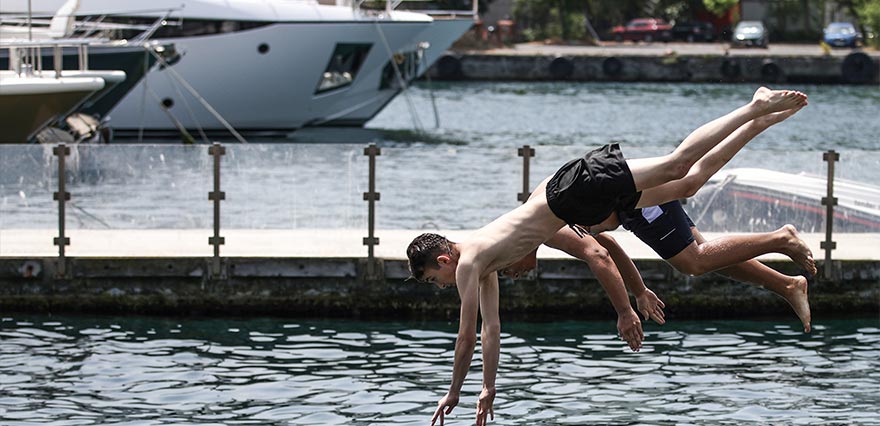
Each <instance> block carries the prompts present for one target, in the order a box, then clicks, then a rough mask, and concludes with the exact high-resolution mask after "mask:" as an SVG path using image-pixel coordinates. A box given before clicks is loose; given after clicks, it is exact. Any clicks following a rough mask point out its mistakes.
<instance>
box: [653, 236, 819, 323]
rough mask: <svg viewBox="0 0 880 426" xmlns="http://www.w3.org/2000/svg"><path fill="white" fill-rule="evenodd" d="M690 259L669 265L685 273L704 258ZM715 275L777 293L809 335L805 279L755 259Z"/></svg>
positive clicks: (678, 258)
mask: <svg viewBox="0 0 880 426" xmlns="http://www.w3.org/2000/svg"><path fill="white" fill-rule="evenodd" d="M691 231H692V232H693V235H694V240H695V241H696V244H697V245H702V244H705V243H706V239H705V238H703V235H702V234H700V232H699V231H698V230H697V228H695V227H694V228H691ZM681 254H683V253H680V255H681ZM689 256H690V255H685V256H675V257H673V258H671V259H669V263H670V264H671V265H672V266H673V267H675V268H676V269H678V270H680V271H687V270H688V269H693V265H699V264H701V263H702V261H703V259H700V258H697V257H689ZM716 272H718V273H720V274H722V275H724V276H727V277H730V278H733V279H735V280H738V281H742V282H746V283H749V284H752V285H757V286H761V287H764V288H766V289H768V290H770V291H772V292H774V293H776V294H778V295H779V296H781V297H782V298H783V299H785V300H786V301H787V302H788V304H789V305H791V307H792V309H794V312H795V314H797V316H798V318H800V320H801V323H803V326H804V331H805V332H810V320H811V316H810V301H809V299H808V296H807V290H808V283H807V279H806V278H805V277H802V276H800V275H798V276H789V275H785V274H782V273H780V272H778V271H776V270H775V269H773V268H770V267H768V266H767V265H764V264H763V263H761V262H759V261H757V260H755V259H749V260H747V261H745V262H740V263H736V264H733V265H731V266H728V267H726V268H724V269H720V270H718V271H716Z"/></svg>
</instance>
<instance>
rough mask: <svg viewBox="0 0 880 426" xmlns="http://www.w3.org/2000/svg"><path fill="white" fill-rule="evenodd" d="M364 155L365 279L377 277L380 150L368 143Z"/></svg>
mask: <svg viewBox="0 0 880 426" xmlns="http://www.w3.org/2000/svg"><path fill="white" fill-rule="evenodd" d="M364 155H366V156H368V157H369V159H370V162H369V164H370V166H369V167H370V174H369V191H368V192H364V201H366V202H367V206H368V207H367V208H368V213H367V237H366V238H364V245H365V246H367V274H366V275H367V277H366V278H367V279H368V280H375V279H376V278H378V276H377V275H378V274H377V272H378V271H377V269H378V268H377V267H376V266H377V265H376V258H375V250H374V246H377V245H379V238H378V237H376V236H375V235H374V231H375V229H376V201H379V197H380V195H379V193H378V192H376V156H377V155H382V150H381V149H379V147H377V146H376V144H370V145H369V146H367V147H366V148H364Z"/></svg>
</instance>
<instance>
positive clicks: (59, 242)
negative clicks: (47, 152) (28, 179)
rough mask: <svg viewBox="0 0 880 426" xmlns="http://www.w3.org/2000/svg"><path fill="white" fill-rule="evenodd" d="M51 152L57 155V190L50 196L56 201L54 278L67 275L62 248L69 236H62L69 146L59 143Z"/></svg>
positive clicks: (66, 193)
mask: <svg viewBox="0 0 880 426" xmlns="http://www.w3.org/2000/svg"><path fill="white" fill-rule="evenodd" d="M52 153H53V154H55V155H56V156H58V191H57V192H55V193H54V194H52V198H53V199H54V200H56V201H58V237H57V238H55V239H53V240H52V242H53V244H55V245H56V246H58V264H57V267H56V275H55V277H56V278H65V277H67V276H68V275H69V272H70V271H68V268H67V256H66V255H65V253H64V248H65V247H66V246H69V245H70V238H68V237H66V236H64V221H65V211H64V206H65V205H64V203H66V202H68V201H70V193H69V192H67V191H66V190H65V176H64V175H65V171H64V170H65V163H66V162H67V156H68V155H70V148H69V147H68V146H67V145H65V144H63V143H61V144H58V146H56V147H55V148H52Z"/></svg>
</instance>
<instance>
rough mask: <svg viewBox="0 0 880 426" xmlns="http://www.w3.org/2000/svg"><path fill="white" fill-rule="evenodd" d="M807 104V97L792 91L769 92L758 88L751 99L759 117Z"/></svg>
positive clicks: (764, 88)
mask: <svg viewBox="0 0 880 426" xmlns="http://www.w3.org/2000/svg"><path fill="white" fill-rule="evenodd" d="M806 104H807V95H805V94H803V93H801V92H797V91H794V90H770V89H768V88H766V87H760V88H758V90H756V91H755V96H753V97H752V105H754V107H755V108H757V109H758V111H759V114H760V115H764V114H770V113H774V112H780V111H785V110H787V109H792V108H795V107H798V106H800V107H803V106H804V105H806Z"/></svg>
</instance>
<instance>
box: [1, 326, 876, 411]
mask: <svg viewBox="0 0 880 426" xmlns="http://www.w3.org/2000/svg"><path fill="white" fill-rule="evenodd" d="M614 326H615V323H614V322H613V321H612V320H610V319H609V320H608V321H594V322H570V321H557V322H532V323H523V322H505V323H504V324H503V327H502V338H501V360H500V367H499V370H498V381H497V392H498V394H497V397H496V400H495V405H494V408H495V421H494V422H492V423H490V424H496V425H558V424H572V425H585V424H597V425H598V424H602V425H605V424H611V425H624V424H626V425H631V424H651V425H658V424H682V425H721V424H729V425H740V424H761V425H766V424H774V425H783V424H784V425H829V424H830V425H854V424H858V425H877V424H880V417H878V411H877V407H878V406H880V319H877V318H873V319H848V320H823V319H820V318H816V319H815V322H814V325H813V332H812V333H810V334H804V333H802V332H801V331H799V327H798V324H797V320H796V319H795V318H784V319H780V320H776V321H701V322H687V321H673V322H670V323H667V324H666V325H663V326H658V325H656V324H647V325H646V339H645V346H644V347H643V349H642V350H641V351H640V352H631V351H629V350H628V349H626V348H625V345H624V344H623V342H621V341H620V340H618V339H617V338H616V337H615V334H614V331H615V330H614ZM456 330H457V325H456V324H454V323H447V322H405V321H394V322H391V321H389V322H370V321H347V320H299V319H279V318H253V319H195V318H190V319H175V318H144V317H87V316H27V315H21V316H7V317H4V318H2V320H0V423H2V424H3V425H10V426H15V425H99V424H100V425H108V424H113V425H171V424H175V425H182V424H200V425H238V424H253V425H257V424H258V425H270V424H271V425H286V424H297V425H391V424H394V425H426V424H429V422H430V418H431V416H432V414H433V412H434V409H435V408H436V404H437V401H438V400H439V399H440V398H441V397H442V396H443V395H444V394H445V392H446V390H447V389H448V387H449V381H450V378H451V370H452V354H453V347H454V342H455V336H456ZM480 369H481V363H480V354H479V350H478V351H477V353H476V355H475V359H474V363H473V365H472V368H471V370H470V374H469V376H468V378H467V380H466V381H465V385H464V387H463V389H462V394H461V401H460V404H459V406H458V407H457V408H456V409H455V410H454V411H453V413H452V414H451V415H450V416H448V417H447V422H446V424H449V425H466V424H473V416H474V413H475V406H476V399H477V396H478V394H479V391H480V386H481V384H480V383H481V377H482V376H481V373H480Z"/></svg>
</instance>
